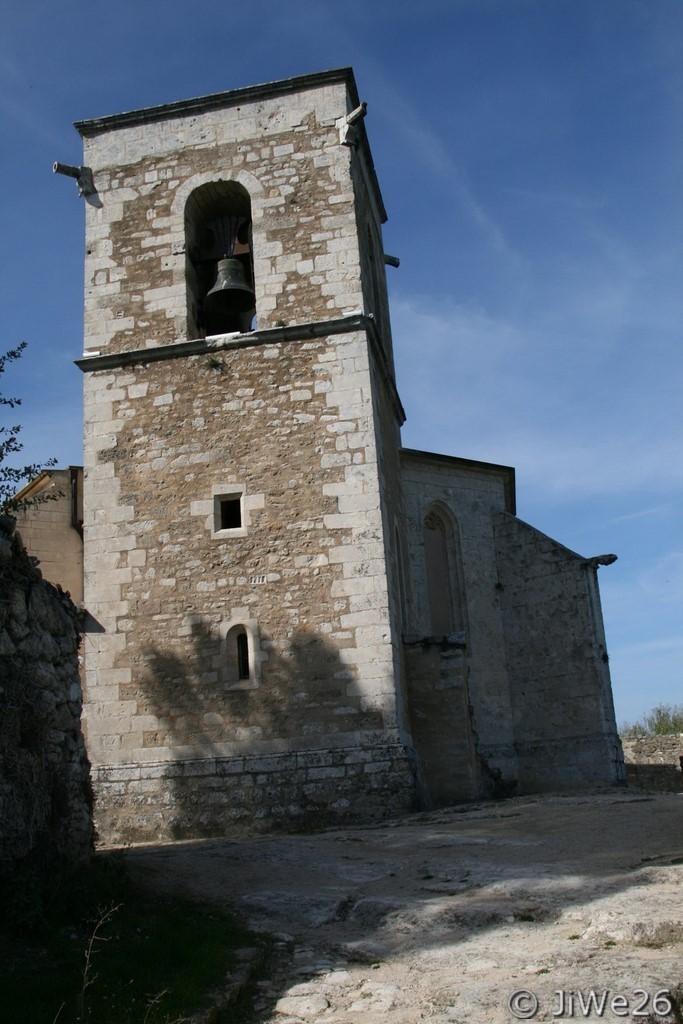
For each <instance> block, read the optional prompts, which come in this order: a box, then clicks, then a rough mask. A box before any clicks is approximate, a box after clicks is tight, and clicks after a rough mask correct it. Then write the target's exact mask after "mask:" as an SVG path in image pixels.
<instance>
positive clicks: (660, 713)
mask: <svg viewBox="0 0 683 1024" xmlns="http://www.w3.org/2000/svg"><path fill="white" fill-rule="evenodd" d="M619 731H620V733H621V735H622V736H623V737H625V738H626V739H632V738H633V737H634V736H670V735H671V734H672V733H680V732H683V704H658V705H657V706H656V707H654V708H653V709H652V711H648V713H647V714H646V715H643V717H642V719H641V720H640V721H639V722H633V723H629V722H625V723H624V724H623V725H622V727H621V729H620V730H619Z"/></svg>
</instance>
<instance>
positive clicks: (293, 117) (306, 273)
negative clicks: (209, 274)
mask: <svg viewBox="0 0 683 1024" xmlns="http://www.w3.org/2000/svg"><path fill="white" fill-rule="evenodd" d="M348 109H349V100H348V97H347V90H346V85H345V83H344V82H343V81H339V82H331V83H330V84H328V85H326V86H324V87H318V88H315V89H303V90H302V91H300V92H298V93H295V94H292V93H288V94H287V96H286V101H283V98H282V97H280V96H272V97H263V98H260V99H256V100H251V101H250V100H248V99H246V100H242V101H240V100H237V101H233V102H230V101H226V105H225V106H224V107H222V108H220V109H208V110H206V111H203V112H201V113H199V114H198V113H196V112H193V113H187V114H182V113H181V114H178V115H177V116H173V117H168V116H167V117H162V118H160V119H159V120H158V121H155V122H152V123H146V122H144V121H143V122H141V123H139V124H134V125H131V126H126V125H124V126H121V127H118V128H117V129H116V130H114V131H110V132H105V133H102V131H101V129H100V128H99V127H98V126H97V125H96V124H95V123H90V122H85V123H81V124H80V125H79V126H78V127H79V128H80V130H81V132H82V134H83V135H84V138H85V143H84V163H85V164H86V165H87V166H89V167H92V169H93V172H94V176H95V184H96V187H97V190H98V195H99V197H100V199H101V202H102V206H101V207H100V208H99V209H98V208H94V207H92V206H88V207H87V210H86V215H87V220H86V231H87V246H86V262H85V333H86V351H92V350H97V351H105V350H106V351H109V352H113V351H122V350H125V349H130V348H137V347H144V346H145V345H160V344H168V343H171V342H174V341H177V340H178V339H180V338H185V337H187V329H188V306H187V289H186V239H185V206H186V203H187V200H188V198H189V196H190V194H191V193H192V192H193V191H194V189H196V188H198V187H199V186H201V185H203V184H206V183H207V182H211V181H217V180H223V181H235V182H238V183H239V184H240V185H242V186H243V187H244V188H245V189H246V190H247V192H248V193H249V196H250V198H251V212H252V221H253V253H254V277H255V289H256V312H257V317H258V326H259V327H260V328H264V327H268V326H275V325H277V324H283V323H284V324H291V323H293V322H294V323H302V322H305V321H313V320H323V319H329V318H333V317H335V316H338V315H340V314H343V313H345V312H349V311H351V310H358V309H361V308H362V306H363V295H362V289H361V283H360V275H359V253H358V239H357V232H356V221H355V214H354V195H353V188H352V183H351V179H350V163H351V160H352V159H356V156H355V155H354V154H353V151H352V150H351V149H350V148H349V147H347V146H343V145H340V140H339V131H338V129H337V128H336V127H335V125H336V122H337V121H338V120H339V118H341V117H343V116H344V115H345V114H346V113H347V111H348Z"/></svg>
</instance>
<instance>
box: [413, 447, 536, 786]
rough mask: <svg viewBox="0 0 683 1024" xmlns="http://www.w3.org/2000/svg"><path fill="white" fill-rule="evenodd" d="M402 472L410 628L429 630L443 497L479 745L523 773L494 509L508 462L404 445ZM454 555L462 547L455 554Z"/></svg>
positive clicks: (500, 504) (500, 503)
mask: <svg viewBox="0 0 683 1024" xmlns="http://www.w3.org/2000/svg"><path fill="white" fill-rule="evenodd" d="M402 457H403V473H404V477H403V478H404V491H405V501H406V520H407V532H408V561H409V567H410V569H409V571H410V583H409V585H408V591H409V597H408V623H407V627H406V633H407V634H412V635H414V636H415V638H416V639H417V638H420V637H425V636H429V634H430V633H431V625H430V619H429V600H428V593H427V584H426V575H425V563H424V547H423V523H424V518H425V515H426V513H427V511H428V509H429V508H430V506H431V505H432V504H433V503H435V502H437V503H440V506H441V507H442V508H444V509H446V510H447V511H448V514H449V516H450V517H451V520H452V523H453V526H454V530H455V531H457V538H458V541H459V543H458V547H459V549H460V550H459V556H460V560H461V563H462V574H463V578H462V581H461V583H460V584H458V581H457V580H455V579H454V580H453V587H454V589H455V588H457V590H458V593H457V599H459V600H460V601H461V602H462V603H463V604H464V609H463V619H464V621H465V623H466V630H465V637H464V640H465V644H466V647H465V655H466V661H467V682H466V685H467V694H466V698H465V703H466V704H467V705H471V707H472V721H473V725H474V728H475V730H476V749H477V753H478V755H480V756H483V757H484V758H485V759H486V760H487V762H489V763H490V765H491V767H492V768H493V769H498V770H499V771H500V772H502V774H503V775H504V776H505V777H506V778H514V777H516V774H517V764H516V759H515V751H514V741H513V730H512V712H511V707H510V684H509V679H508V668H507V660H506V656H505V631H504V622H503V616H502V611H501V607H500V594H499V591H498V590H497V588H496V584H497V583H498V567H497V562H496V549H495V541H494V528H493V518H492V517H493V515H494V514H495V513H496V512H497V511H499V510H503V509H505V508H506V502H507V500H508V499H507V497H506V479H507V477H508V476H509V471H507V470H505V469H504V468H503V467H494V466H481V465H477V464H473V463H468V462H467V460H464V459H449V458H444V457H439V456H431V455H429V454H428V453H424V452H411V451H404V452H403V453H402ZM452 555H453V557H454V558H456V557H457V556H458V552H456V551H454V552H452Z"/></svg>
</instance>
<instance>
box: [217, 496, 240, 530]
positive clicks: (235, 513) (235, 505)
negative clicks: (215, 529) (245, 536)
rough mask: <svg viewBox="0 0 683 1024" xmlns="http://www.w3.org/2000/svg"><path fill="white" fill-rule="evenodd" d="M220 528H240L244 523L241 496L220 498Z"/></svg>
mask: <svg viewBox="0 0 683 1024" xmlns="http://www.w3.org/2000/svg"><path fill="white" fill-rule="evenodd" d="M219 502H220V503H219V511H220V527H219V528H220V529H221V530H238V529H239V528H240V526H241V525H242V502H241V501H240V499H239V498H220V499H219Z"/></svg>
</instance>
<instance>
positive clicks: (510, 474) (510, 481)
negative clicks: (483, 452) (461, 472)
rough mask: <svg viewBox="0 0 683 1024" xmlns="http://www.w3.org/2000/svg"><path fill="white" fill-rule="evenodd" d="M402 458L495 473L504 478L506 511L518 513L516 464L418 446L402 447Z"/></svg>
mask: <svg viewBox="0 0 683 1024" xmlns="http://www.w3.org/2000/svg"><path fill="white" fill-rule="evenodd" d="M399 454H400V456H401V458H409V459H415V460H416V461H418V462H436V463H441V464H442V465H450V466H458V467H460V468H461V469H474V470H478V471H479V472H484V473H494V474H496V475H497V476H502V477H503V478H504V481H505V483H504V486H505V504H506V511H507V512H509V513H510V515H513V516H516V514H517V493H516V484H515V468H514V466H502V465H500V464H499V463H496V462H479V461H477V460H476V459H465V458H462V457H461V456H458V455H442V454H441V453H440V452H423V451H419V450H418V449H417V448H401V449H400V452H399Z"/></svg>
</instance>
